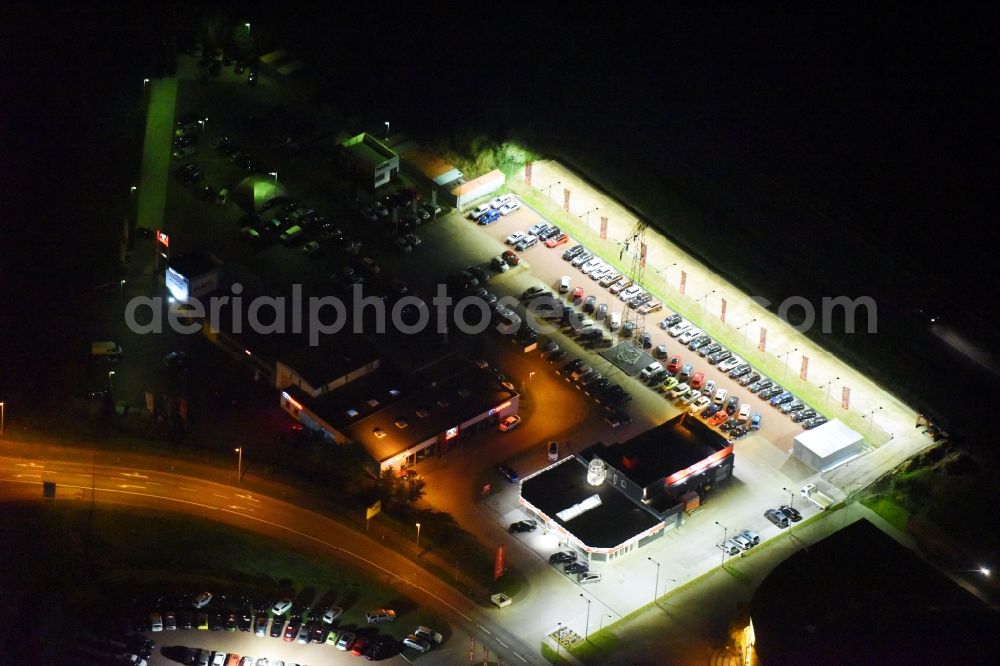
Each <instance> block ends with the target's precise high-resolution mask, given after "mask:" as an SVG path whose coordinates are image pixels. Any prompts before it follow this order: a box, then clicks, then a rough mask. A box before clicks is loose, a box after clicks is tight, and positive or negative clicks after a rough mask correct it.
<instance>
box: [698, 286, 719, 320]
mask: <svg viewBox="0 0 1000 666" xmlns="http://www.w3.org/2000/svg"><path fill="white" fill-rule="evenodd" d="M714 293H715V290H714V289H713V290H712V291H710V292H708V293H707V294H705V295H704V296H702V297H701V298H699V299H698V300H700V301H701V315H702V316H703V317H704V316H705V308H707V307H708V297H709V296H711V295H712V294H714Z"/></svg>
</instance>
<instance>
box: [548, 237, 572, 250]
mask: <svg viewBox="0 0 1000 666" xmlns="http://www.w3.org/2000/svg"><path fill="white" fill-rule="evenodd" d="M568 242H569V236H567V235H566V234H559V235H558V236H553V237H552V238H550V239H548V240H547V241H545V247H559V246H560V245H564V244H565V243H568Z"/></svg>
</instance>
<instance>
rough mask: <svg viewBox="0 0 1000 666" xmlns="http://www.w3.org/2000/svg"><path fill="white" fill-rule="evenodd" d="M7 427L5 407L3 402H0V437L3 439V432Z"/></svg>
mask: <svg viewBox="0 0 1000 666" xmlns="http://www.w3.org/2000/svg"><path fill="white" fill-rule="evenodd" d="M6 425H7V407H6V405H4V402H3V401H2V400H0V437H3V431H4V430H5V428H6Z"/></svg>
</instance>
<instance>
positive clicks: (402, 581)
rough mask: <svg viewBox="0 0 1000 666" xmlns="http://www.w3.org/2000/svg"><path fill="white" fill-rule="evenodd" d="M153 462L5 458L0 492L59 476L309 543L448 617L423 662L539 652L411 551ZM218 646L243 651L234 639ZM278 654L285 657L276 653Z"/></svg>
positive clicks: (78, 491)
mask: <svg viewBox="0 0 1000 666" xmlns="http://www.w3.org/2000/svg"><path fill="white" fill-rule="evenodd" d="M49 454H50V455H51V454H52V449H49ZM147 462H148V463H149V464H147V465H145V466H141V467H135V468H123V467H120V466H118V465H112V464H99V465H95V464H87V463H85V462H61V461H59V460H57V459H54V457H49V458H47V459H39V458H30V457H29V458H14V457H0V494H2V497H3V498H4V500H26V499H36V500H37V499H39V498H40V497H41V483H42V482H43V481H54V482H56V483H57V487H58V491H57V497H56V499H57V501H73V502H85V501H88V500H90V499H91V498H92V497H93V498H95V499H96V501H99V502H102V503H112V504H123V505H129V506H136V507H145V508H151V509H160V510H169V511H179V512H182V513H186V514H189V515H197V516H201V517H205V518H210V519H212V520H217V521H220V522H224V523H227V524H230V525H233V526H236V527H240V528H243V529H248V530H251V531H254V532H257V533H260V534H264V535H267V536H270V537H273V538H275V539H278V540H281V541H283V542H285V543H288V544H289V545H293V546H296V547H299V548H305V549H307V550H309V551H311V552H314V553H316V555H317V556H318V557H327V558H332V559H335V560H338V561H342V562H345V563H346V564H348V565H350V566H354V567H356V568H358V569H360V570H361V571H363V572H365V573H366V574H368V575H370V576H372V577H374V578H376V579H378V580H380V581H382V582H384V583H386V584H389V585H392V586H393V587H395V588H396V589H398V590H399V591H400V592H401V593H402V594H405V595H406V596H409V597H412V598H413V599H414V600H415V601H416V602H417V603H419V604H421V605H423V606H425V607H427V608H429V609H431V610H432V611H433V612H435V613H437V614H438V615H440V616H441V617H442V618H446V619H447V621H449V622H450V623H451V626H452V628H453V629H454V633H453V635H452V636H451V638H450V640H449V641H448V642H447V643H446V644H445V645H443V646H442V647H441V648H439V649H437V650H435V651H434V652H432V653H430V654H428V655H426V656H424V657H423V658H422V659H421V663H427V664H435V663H439V664H448V663H455V661H456V660H457V655H459V654H460V653H467V650H468V645H469V638H470V637H474V638H475V641H476V643H477V644H478V645H480V646H486V647H487V648H488V649H489V650H490V651H491V652H492V653H493V654H496V655H501V656H502V657H503V659H504V661H505V662H507V663H531V662H532V661H534V660H535V657H533V656H532V655H534V654H537V647H534V648H530V647H529V646H528V645H526V644H525V643H524V642H523V641H522V640H521V638H520V637H518V636H516V635H514V634H511V633H510V632H508V631H507V630H506V629H504V628H503V627H502V626H501V625H500V624H499V623H497V622H495V621H493V620H492V619H491V618H490V617H489V613H488V612H487V611H486V610H484V609H483V608H481V607H479V606H476V605H475V604H474V603H472V602H470V601H469V600H468V599H467V598H466V597H464V596H462V595H461V594H459V593H458V592H456V591H455V590H454V589H453V588H452V587H450V586H449V585H447V584H446V583H443V582H442V581H440V580H438V579H435V578H434V577H433V576H431V575H430V574H428V573H427V572H426V571H425V570H424V569H422V568H420V567H419V566H417V565H415V564H414V563H413V562H412V561H411V560H410V558H409V557H408V555H404V554H400V553H399V552H397V551H395V550H393V549H392V548H389V547H386V546H383V545H382V544H381V543H380V542H378V541H376V540H374V539H372V538H369V537H367V536H366V535H362V534H359V533H357V532H355V531H353V530H351V529H350V528H347V527H345V526H343V525H341V524H339V523H338V522H336V521H334V520H332V519H330V518H327V517H325V516H323V515H320V514H318V513H315V512H313V511H310V510H308V509H305V508H301V507H300V506H296V505H295V504H292V503H290V502H285V501H282V500H278V499H274V498H271V497H267V496H264V495H258V494H253V493H250V492H245V491H242V490H240V489H238V488H234V487H232V486H228V485H224V484H220V483H214V482H211V481H206V480H203V479H200V478H196V477H191V476H183V475H180V474H173V473H170V472H164V471H159V470H155V469H151V468H152V467H154V465H155V464H156V463H157V462H158V461H155V460H148V461H147ZM297 501H298V502H300V503H302V504H308V498H304V497H299V498H297ZM192 635H193V634H192ZM192 645H193V643H192ZM287 647H288V650H291V651H293V652H290V653H289V657H288V658H301V657H302V654H301V653H300V654H294V651H297V650H298V649H300V648H301V649H302V650H303V651H306V650H308V655H309V661H310V662H311V663H317V659H316V657H314V656H312V655H313V654H314V650H323V646H297V645H295V646H287ZM215 649H226V650H231V651H234V652H235V651H237V650H235V649H232V648H231V647H230V646H228V645H221V646H219V647H218V648H215ZM269 649H270V648H269ZM334 652H335V651H334V650H332V649H331V650H330V654H329V655H327V656H326V657H324V658H325V659H327V661H323V662H321V663H339V661H334V656H333V653H334ZM315 654H319V652H315ZM274 657H275V658H278V655H277V653H276V652H275V654H274Z"/></svg>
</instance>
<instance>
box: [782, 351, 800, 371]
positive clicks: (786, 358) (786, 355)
mask: <svg viewBox="0 0 1000 666" xmlns="http://www.w3.org/2000/svg"><path fill="white" fill-rule="evenodd" d="M798 350H799V348H798V347H796V348H795V349H790V350H788V351H786V352H785V372H784V374H783V375H782V376H783V377H784V376H787V375H788V355H789V354H791V353H792V352H797V351H798ZM778 356H781V354H778Z"/></svg>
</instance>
